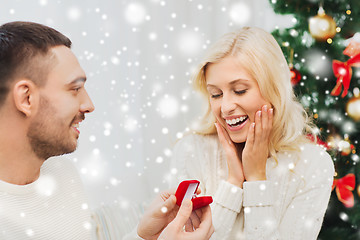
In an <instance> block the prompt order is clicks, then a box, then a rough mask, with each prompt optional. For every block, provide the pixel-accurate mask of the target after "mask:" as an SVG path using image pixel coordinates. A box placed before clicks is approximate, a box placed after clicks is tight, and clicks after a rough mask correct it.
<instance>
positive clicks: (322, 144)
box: [307, 134, 331, 150]
mask: <svg viewBox="0 0 360 240" xmlns="http://www.w3.org/2000/svg"><path fill="white" fill-rule="evenodd" d="M307 137H308V138H309V139H310V140H311V141H312V142H314V143H315V138H314V135H312V134H308V135H307ZM316 144H317V145H320V146H322V147H324V148H325V149H326V150H330V149H331V147H330V146H329V145H328V144H327V142H324V141H323V140H321V138H319V136H316Z"/></svg>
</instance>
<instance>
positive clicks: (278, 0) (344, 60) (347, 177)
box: [270, 0, 360, 240]
mask: <svg viewBox="0 0 360 240" xmlns="http://www.w3.org/2000/svg"><path fill="white" fill-rule="evenodd" d="M270 3H271V5H272V6H273V8H274V11H275V12H276V13H278V14H292V15H293V22H294V25H293V27H291V28H287V29H276V30H275V31H273V33H272V34H273V35H274V37H275V38H276V40H277V41H278V43H279V44H280V46H281V47H282V50H283V52H284V54H285V57H286V58H287V60H288V63H289V68H290V70H291V73H292V79H291V81H292V84H293V87H294V90H295V92H296V95H297V97H298V98H299V100H300V101H301V103H302V104H303V105H304V107H305V108H306V109H307V110H308V112H309V113H310V115H312V116H313V119H314V120H315V123H316V125H317V126H318V128H319V139H318V144H322V145H323V146H324V147H325V148H326V149H327V150H328V152H329V153H330V154H331V156H332V158H333V160H334V165H335V170H336V173H335V176H334V184H333V191H332V194H331V198H330V203H329V207H328V209H327V212H326V215H325V219H324V223H323V227H322V229H321V232H320V235H319V238H318V239H339V240H340V239H341V240H344V239H347V240H350V239H360V202H359V199H360V198H359V195H360V181H359V179H360V166H359V165H360V164H359V155H358V152H359V151H360V143H359V140H360V139H359V138H360V96H359V89H358V87H359V85H360V1H359V0H324V1H319V0H303V1H299V0H270Z"/></svg>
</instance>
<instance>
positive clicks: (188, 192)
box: [175, 180, 213, 210]
mask: <svg viewBox="0 0 360 240" xmlns="http://www.w3.org/2000/svg"><path fill="white" fill-rule="evenodd" d="M199 185H200V182H199V181H198V180H185V181H182V182H181V183H180V184H179V186H178V188H177V190H176V193H175V196H176V204H177V205H178V206H180V205H181V202H182V201H183V199H191V201H192V203H193V210H196V209H198V208H202V207H205V206H207V205H209V204H210V203H212V202H213V199H212V197H211V196H200V197H198V196H197V195H196V190H197V189H198V187H199Z"/></svg>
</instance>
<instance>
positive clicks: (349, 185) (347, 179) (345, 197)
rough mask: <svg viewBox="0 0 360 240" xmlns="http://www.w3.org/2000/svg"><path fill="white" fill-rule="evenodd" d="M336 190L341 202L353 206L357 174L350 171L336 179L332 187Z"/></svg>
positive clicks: (348, 206)
mask: <svg viewBox="0 0 360 240" xmlns="http://www.w3.org/2000/svg"><path fill="white" fill-rule="evenodd" d="M334 188H336V189H335V191H336V195H337V197H338V199H339V201H340V202H342V203H343V204H344V205H345V207H347V208H351V207H353V206H354V195H353V193H352V191H353V190H354V189H355V175H354V174H353V173H349V174H347V175H346V176H344V177H342V178H339V179H334V182H333V185H332V189H333V190H334Z"/></svg>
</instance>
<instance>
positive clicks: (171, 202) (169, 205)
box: [160, 195, 176, 214]
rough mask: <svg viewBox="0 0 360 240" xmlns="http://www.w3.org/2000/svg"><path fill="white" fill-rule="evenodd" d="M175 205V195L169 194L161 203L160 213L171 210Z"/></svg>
mask: <svg viewBox="0 0 360 240" xmlns="http://www.w3.org/2000/svg"><path fill="white" fill-rule="evenodd" d="M175 206H176V197H175V195H171V196H170V197H169V198H168V199H166V201H165V202H164V203H163V204H161V206H160V212H161V214H167V213H169V212H171V211H172V210H173V209H174V207H175Z"/></svg>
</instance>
